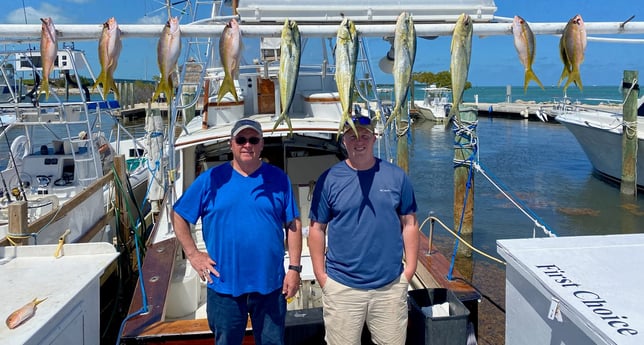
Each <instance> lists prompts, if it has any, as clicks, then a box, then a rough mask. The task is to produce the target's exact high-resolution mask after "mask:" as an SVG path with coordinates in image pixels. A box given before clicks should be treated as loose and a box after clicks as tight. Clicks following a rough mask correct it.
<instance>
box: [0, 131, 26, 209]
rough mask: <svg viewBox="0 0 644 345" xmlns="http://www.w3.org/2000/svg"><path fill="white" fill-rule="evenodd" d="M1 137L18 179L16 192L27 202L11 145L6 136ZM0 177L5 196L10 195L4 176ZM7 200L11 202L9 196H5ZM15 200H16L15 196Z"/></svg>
mask: <svg viewBox="0 0 644 345" xmlns="http://www.w3.org/2000/svg"><path fill="white" fill-rule="evenodd" d="M0 126H2V127H4V122H3V121H2V119H1V118H0ZM3 136H4V140H5V141H6V142H7V147H8V148H9V158H11V164H12V165H13V170H14V171H15V172H16V177H17V178H18V190H19V191H20V193H21V194H22V197H23V198H24V199H25V201H27V193H25V189H24V187H23V185H22V179H21V178H20V172H19V171H18V166H16V158H15V157H14V155H13V151H11V144H10V143H9V138H8V137H7V135H6V134H5V135H3ZM25 149H26V148H25ZM0 175H2V183H3V184H4V188H5V189H6V190H7V195H9V194H11V191H10V190H9V189H7V184H6V182H5V180H4V175H3V174H0ZM7 199H8V200H9V201H11V200H10V199H9V196H7ZM16 200H18V197H17V196H16Z"/></svg>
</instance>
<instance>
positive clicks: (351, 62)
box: [335, 17, 360, 133]
mask: <svg viewBox="0 0 644 345" xmlns="http://www.w3.org/2000/svg"><path fill="white" fill-rule="evenodd" d="M359 44H360V43H359V40H358V32H357V31H356V26H355V24H354V23H353V21H351V20H349V19H348V18H346V17H345V18H344V19H343V20H342V23H341V24H340V27H339V28H338V32H337V36H336V43H335V83H336V84H337V86H338V94H339V96H340V105H341V107H342V117H341V119H340V128H338V133H340V132H341V131H342V129H343V128H344V125H345V124H349V126H351V128H352V129H353V130H354V131H355V133H358V131H357V130H356V127H355V125H354V124H353V121H351V109H352V108H353V88H354V82H355V78H356V63H357V60H358V47H359Z"/></svg>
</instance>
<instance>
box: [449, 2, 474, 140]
mask: <svg viewBox="0 0 644 345" xmlns="http://www.w3.org/2000/svg"><path fill="white" fill-rule="evenodd" d="M451 53H452V57H451V60H450V67H449V71H450V73H451V75H452V108H451V109H450V111H449V116H448V117H447V121H446V122H445V128H447V127H448V126H449V123H450V120H451V119H452V118H453V117H454V116H456V118H455V121H456V122H457V123H460V121H461V116H460V114H459V105H460V103H461V100H462V99H463V91H464V90H465V83H467V74H468V72H469V69H470V58H471V56H472V18H470V16H468V15H467V14H465V13H463V14H461V15H460V16H459V17H458V19H457V20H456V26H455V27H454V33H453V34H452V46H451Z"/></svg>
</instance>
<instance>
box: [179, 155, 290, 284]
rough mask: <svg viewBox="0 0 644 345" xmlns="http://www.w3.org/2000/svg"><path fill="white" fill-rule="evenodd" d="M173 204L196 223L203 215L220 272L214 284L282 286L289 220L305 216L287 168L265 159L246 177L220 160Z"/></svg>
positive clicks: (210, 251) (208, 243)
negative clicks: (285, 238)
mask: <svg viewBox="0 0 644 345" xmlns="http://www.w3.org/2000/svg"><path fill="white" fill-rule="evenodd" d="M173 208H174V211H175V212H177V213H178V214H179V215H181V216H182V217H183V218H184V219H186V220H187V221H188V222H190V223H192V224H195V223H196V222H197V220H198V219H199V218H200V217H201V221H202V228H203V239H204V242H205V243H206V249H207V250H208V254H209V255H210V257H211V258H212V259H213V260H215V262H216V265H215V268H216V269H217V271H219V274H220V276H219V278H217V277H215V276H212V278H213V283H209V284H208V287H209V288H212V289H214V290H215V291H217V292H219V293H224V294H231V295H233V296H240V295H242V294H244V293H250V292H259V293H262V294H267V293H269V292H272V291H275V289H278V288H280V287H281V286H282V284H283V281H284V275H285V272H284V225H285V224H287V223H289V222H291V221H292V220H293V219H295V218H297V217H299V209H298V207H297V204H296V202H295V199H294V197H293V191H292V189H291V182H290V180H289V178H288V176H287V175H286V174H285V173H284V172H283V171H282V170H280V169H279V168H277V167H275V166H273V165H270V164H268V163H262V165H261V167H260V168H259V169H257V170H256V171H255V172H254V173H253V174H251V175H249V176H243V175H241V174H239V173H238V172H237V171H236V170H235V169H233V167H232V164H230V163H227V164H222V165H219V166H217V167H214V168H211V169H209V170H207V171H205V172H203V173H202V174H201V175H199V176H198V177H197V178H196V179H195V181H194V182H193V183H192V184H191V185H190V187H189V188H188V189H187V190H186V191H185V192H184V193H183V195H182V196H181V197H180V198H179V200H177V202H176V203H175V204H174V207H173Z"/></svg>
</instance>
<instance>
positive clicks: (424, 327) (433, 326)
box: [407, 289, 470, 345]
mask: <svg viewBox="0 0 644 345" xmlns="http://www.w3.org/2000/svg"><path fill="white" fill-rule="evenodd" d="M408 296H409V297H408V301H409V325H408V327H407V331H408V333H407V344H408V345H416V344H425V345H465V344H466V343H467V319H468V317H469V315H470V311H469V310H468V309H467V308H466V307H465V305H464V304H463V303H462V302H461V301H460V300H459V299H458V298H457V297H456V295H455V294H454V292H452V291H451V290H448V289H420V290H412V291H409V293H408ZM444 302H448V303H449V316H443V317H430V316H427V315H425V313H423V310H422V308H423V307H429V306H432V305H435V304H442V303H444ZM423 341H424V342H423Z"/></svg>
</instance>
